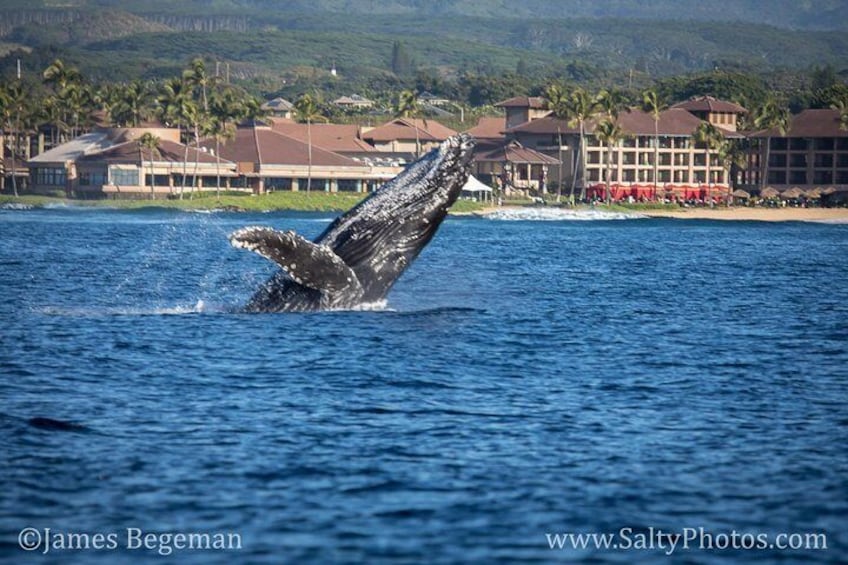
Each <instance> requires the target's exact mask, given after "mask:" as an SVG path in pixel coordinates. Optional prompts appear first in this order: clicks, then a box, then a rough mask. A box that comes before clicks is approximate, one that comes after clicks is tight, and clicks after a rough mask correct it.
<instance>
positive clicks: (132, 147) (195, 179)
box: [73, 139, 236, 198]
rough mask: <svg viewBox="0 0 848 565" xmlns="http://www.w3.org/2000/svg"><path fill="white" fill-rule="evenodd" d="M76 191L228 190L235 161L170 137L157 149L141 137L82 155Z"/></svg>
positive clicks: (95, 194) (116, 194)
mask: <svg viewBox="0 0 848 565" xmlns="http://www.w3.org/2000/svg"><path fill="white" fill-rule="evenodd" d="M75 168H76V172H77V177H76V179H74V183H73V193H74V194H75V195H76V196H77V197H82V198H86V197H88V198H102V197H104V196H105V197H112V198H120V197H138V196H140V195H148V196H150V197H151V198H162V197H167V196H169V195H174V194H179V193H182V192H186V193H189V192H194V191H201V190H214V189H216V187H220V188H221V189H226V187H227V186H229V184H230V180H231V179H234V178H235V177H236V170H235V166H234V165H233V163H232V162H230V161H227V160H225V159H221V158H220V157H216V156H214V155H211V154H210V153H208V152H206V151H197V150H196V149H194V148H193V147H186V146H185V145H182V144H180V143H175V142H173V141H170V140H167V139H160V140H159V142H158V143H157V145H156V147H155V148H149V147H145V146H144V145H143V144H142V143H140V142H139V141H138V140H137V139H136V140H132V141H125V142H123V143H119V144H117V145H114V146H112V147H110V148H108V149H105V150H103V151H99V152H96V153H90V154H86V155H83V156H81V157H79V158H78V159H77V160H76V162H75Z"/></svg>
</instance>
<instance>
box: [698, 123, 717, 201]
mask: <svg viewBox="0 0 848 565" xmlns="http://www.w3.org/2000/svg"><path fill="white" fill-rule="evenodd" d="M692 140H693V141H694V142H695V143H696V144H698V145H703V146H704V157H705V158H706V159H705V161H706V166H707V175H706V176H707V200H708V201H709V203H710V206H712V205H713V184H712V178H711V172H710V161H711V156H710V153H711V152H712V151H713V150H715V149H718V148H719V147H720V146H721V143H722V141H723V140H724V136H723V135H722V133H721V132H720V131H719V130H718V128H717V127H715V126H714V125H713V124H711V123H710V122H707V121H702V122H701V123H699V124H698V127H697V128H695V131H694V132H693V133H692Z"/></svg>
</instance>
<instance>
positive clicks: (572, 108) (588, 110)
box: [567, 88, 598, 206]
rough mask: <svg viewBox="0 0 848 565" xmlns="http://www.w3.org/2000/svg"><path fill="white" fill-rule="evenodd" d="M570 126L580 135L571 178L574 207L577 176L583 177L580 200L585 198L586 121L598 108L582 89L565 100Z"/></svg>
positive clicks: (575, 91)
mask: <svg viewBox="0 0 848 565" xmlns="http://www.w3.org/2000/svg"><path fill="white" fill-rule="evenodd" d="M567 106H568V115H569V117H570V122H569V123H570V124H576V125H577V127H578V129H579V135H580V148H579V155H578V160H577V165H576V166H575V167H574V175H573V176H572V177H571V196H570V198H571V204H572V206H573V205H574V189H575V186H576V184H577V176H578V174H582V175H583V182H582V183H581V187H580V200H583V199H584V198H586V120H588V119H590V118H591V117H592V116H594V115H595V113H596V112H597V109H598V106H597V104H596V103H595V100H594V99H593V98H592V97H591V96H590V95H589V93H588V92H586V91H585V90H583V89H582V88H576V89H574V90H573V91H572V92H571V96H569V97H568V100H567Z"/></svg>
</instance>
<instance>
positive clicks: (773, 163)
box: [769, 153, 786, 167]
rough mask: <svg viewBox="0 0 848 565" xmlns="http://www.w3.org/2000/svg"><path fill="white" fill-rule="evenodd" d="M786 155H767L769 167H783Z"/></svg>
mask: <svg viewBox="0 0 848 565" xmlns="http://www.w3.org/2000/svg"><path fill="white" fill-rule="evenodd" d="M785 166H786V153H777V154H771V155H769V167H785Z"/></svg>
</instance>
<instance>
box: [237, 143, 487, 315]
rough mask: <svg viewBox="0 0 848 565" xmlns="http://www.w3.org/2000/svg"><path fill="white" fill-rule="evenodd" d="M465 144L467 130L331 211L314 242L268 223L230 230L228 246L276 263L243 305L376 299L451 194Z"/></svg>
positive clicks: (464, 160) (463, 163) (459, 180)
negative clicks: (352, 203)
mask: <svg viewBox="0 0 848 565" xmlns="http://www.w3.org/2000/svg"><path fill="white" fill-rule="evenodd" d="M473 149H474V140H473V138H471V137H470V136H468V135H458V136H454V137H451V138H449V139H448V140H447V141H444V142H443V143H442V144H441V145H439V147H437V148H435V149H433V150H432V151H430V152H429V153H428V154H426V155H424V156H423V157H422V158H421V159H419V160H418V161H416V162H414V163H412V164H410V165H409V166H408V167H407V168H406V169H404V171H403V172H401V173H400V174H399V175H398V176H396V177H395V178H394V179H392V180H391V181H389V182H388V183H386V184H385V185H383V186H382V187H381V188H380V189H379V190H377V191H376V192H374V193H373V194H372V195H371V196H369V197H368V198H366V199H365V200H363V201H362V202H360V203H359V204H358V205H357V206H356V207H354V208H352V209H351V210H350V211H348V212H347V213H346V214H344V215H342V216H339V217H338V218H336V219H335V220H334V221H333V223H332V224H331V225H330V226H329V227H328V228H327V230H326V231H324V233H322V234H321V235H320V236H318V238H317V239H315V240H314V241H309V240H307V239H305V238H304V237H302V236H300V235H298V234H296V233H295V232H293V231H286V232H279V231H276V230H274V229H271V228H268V227H258V226H251V227H245V228H242V229H240V230H237V231H235V232H233V233H232V234H231V235H230V243H232V245H233V246H235V247H240V248H244V249H250V250H251V251H255V252H256V253H258V254H259V255H262V256H263V257H265V258H266V259H269V260H271V261H274V262H275V263H277V264H278V265H279V266H280V268H281V269H282V270H281V271H279V272H278V273H276V274H275V275H273V276H272V277H271V278H270V279H269V280H268V281H267V282H266V283H265V284H264V285H263V286H262V287H261V288H260V289H259V290H258V291H257V292H256V293H255V294H254V295H253V297H252V298H251V299H250V301H249V302H248V303H247V305H246V306H245V309H246V310H247V311H249V312H306V311H315V310H332V309H349V308H354V307H356V306H357V305H360V304H369V303H374V302H378V301H380V300H382V299H384V298H385V297H386V294H388V292H389V290H390V289H391V288H392V285H393V284H394V283H395V281H396V280H397V279H398V277H400V275H401V274H402V273H403V272H404V270H406V268H407V267H409V265H410V264H411V263H412V261H413V260H414V259H415V258H416V257H417V256H418V254H419V253H420V252H421V250H422V249H424V247H425V246H426V245H427V244H428V243H429V242H430V240H431V239H432V238H433V236H434V235H435V233H436V230H438V228H439V225H440V224H441V223H442V220H444V219H445V216H446V215H447V213H448V208H450V207H451V206H452V205H453V203H454V202H456V199H457V198H458V197H459V193H460V191H461V190H462V187H463V186H464V185H465V183H466V182H467V181H468V175H469V172H470V168H471V157H472V152H473Z"/></svg>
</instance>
